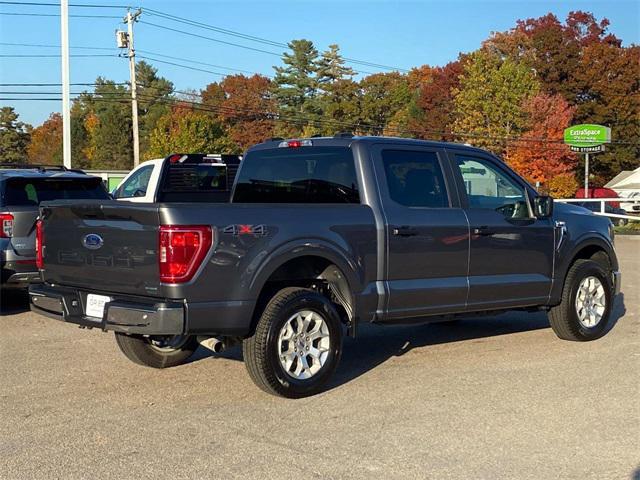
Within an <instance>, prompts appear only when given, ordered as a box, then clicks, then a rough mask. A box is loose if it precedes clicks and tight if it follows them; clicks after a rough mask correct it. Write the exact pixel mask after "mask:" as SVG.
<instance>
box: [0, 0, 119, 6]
mask: <svg viewBox="0 0 640 480" xmlns="http://www.w3.org/2000/svg"><path fill="white" fill-rule="evenodd" d="M0 5H27V6H40V7H60V3H59V2H58V3H52V2H9V1H5V0H0ZM69 6H70V7H78V8H129V5H105V4H95V3H70V4H69Z"/></svg>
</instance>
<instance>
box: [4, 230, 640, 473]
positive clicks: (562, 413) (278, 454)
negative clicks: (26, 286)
mask: <svg viewBox="0 0 640 480" xmlns="http://www.w3.org/2000/svg"><path fill="white" fill-rule="evenodd" d="M617 250H618V255H619V257H620V260H621V264H622V272H623V295H622V296H620V297H618V299H617V303H616V306H615V318H616V319H617V324H616V325H615V327H614V328H613V330H612V331H611V332H610V333H609V334H608V335H607V336H606V337H604V338H602V339H601V340H599V341H596V342H591V343H585V344H580V343H572V342H565V341H561V340H558V339H557V338H556V337H555V335H554V334H553V332H552V331H551V329H550V328H549V324H548V322H547V319H546V315H545V314H543V313H531V314H529V313H510V314H503V315H499V316H496V317H492V318H488V319H472V320H462V321H460V322H457V323H455V324H441V325H427V326H403V327H393V328H391V327H373V326H367V327H363V328H362V329H361V330H360V332H359V333H360V338H359V339H358V340H357V341H352V340H347V341H346V344H345V353H344V356H343V361H342V363H341V365H340V367H339V370H338V372H337V375H336V378H335V380H334V381H333V383H332V385H331V388H330V389H329V390H328V391H326V392H325V393H323V394H321V395H318V396H315V397H312V398H307V399H303V400H296V401H292V400H284V399H279V398H276V397H272V396H268V395H266V394H264V393H262V392H261V391H260V390H258V389H257V388H256V387H254V385H253V384H252V383H251V381H250V380H249V377H248V376H247V374H246V373H245V369H244V366H243V364H242V362H241V352H240V350H239V348H235V349H231V350H229V351H227V352H225V353H224V354H223V355H221V356H218V357H216V356H214V355H212V354H209V353H207V351H205V350H201V351H198V352H197V354H196V356H195V358H194V359H193V361H192V362H190V363H189V364H186V365H183V366H180V367H177V368H173V369H169V370H163V371H159V370H152V369H148V368H144V367H140V366H137V365H134V364H133V363H130V362H129V361H128V360H126V358H125V357H124V356H123V355H122V354H120V352H119V350H118V348H117V346H116V344H115V341H114V339H113V335H112V334H106V333H102V332H99V331H86V330H80V329H78V328H77V327H74V326H72V325H66V324H62V323H59V322H55V321H52V320H49V319H45V318H43V317H39V316H37V315H34V314H32V313H30V312H28V311H26V307H25V305H26V304H25V303H24V301H23V300H21V299H19V298H9V296H8V295H6V294H5V295H4V298H3V299H2V304H3V307H2V308H3V311H2V317H0V342H1V348H0V380H1V388H0V478H3V479H14V478H16V479H18V478H28V479H32V478H47V479H48V478H100V479H102V478H105V479H123V478H127V479H128V478H136V479H140V478H175V479H182V478H185V479H186V478H189V479H192V478H283V479H290V478H291V479H297V480H302V479H308V478H323V479H324V478H434V479H447V478H478V479H498V478H505V479H520V478H535V479H555V478H561V479H598V480H601V479H630V478H632V479H636V480H637V479H640V336H639V333H640V328H639V327H640V317H639V311H640V253H639V252H640V236H638V237H618V239H617ZM12 297H13V295H12Z"/></svg>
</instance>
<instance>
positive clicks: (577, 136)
mask: <svg viewBox="0 0 640 480" xmlns="http://www.w3.org/2000/svg"><path fill="white" fill-rule="evenodd" d="M564 143H566V144H567V145H569V146H570V147H571V151H572V152H577V153H584V198H589V154H590V153H598V152H604V144H605V143H611V129H610V128H609V127H605V126H603V125H594V124H590V123H588V124H582V125H574V126H572V127H569V128H566V129H565V131H564Z"/></svg>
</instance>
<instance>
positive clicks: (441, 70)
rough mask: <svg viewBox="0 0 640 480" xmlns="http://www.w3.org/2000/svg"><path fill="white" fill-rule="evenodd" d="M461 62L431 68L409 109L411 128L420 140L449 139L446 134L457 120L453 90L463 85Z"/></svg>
mask: <svg viewBox="0 0 640 480" xmlns="http://www.w3.org/2000/svg"><path fill="white" fill-rule="evenodd" d="M462 72H463V67H462V62H460V61H455V62H450V63H448V64H447V65H445V66H444V67H435V68H433V69H431V72H430V76H429V77H428V78H427V79H426V81H424V82H421V84H420V85H419V89H418V91H417V95H416V97H415V98H414V101H413V107H412V108H411V110H410V119H409V129H410V130H412V131H413V133H414V135H415V136H416V137H418V138H430V139H435V140H450V139H451V137H450V136H449V135H447V133H448V132H449V131H450V130H451V125H452V124H453V121H454V119H455V115H454V111H455V105H454V102H453V91H454V89H458V88H459V86H460V80H459V77H460V75H462Z"/></svg>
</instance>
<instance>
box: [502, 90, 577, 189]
mask: <svg viewBox="0 0 640 480" xmlns="http://www.w3.org/2000/svg"><path fill="white" fill-rule="evenodd" d="M522 111H523V112H524V113H525V114H526V115H527V122H526V131H525V132H524V133H523V135H522V136H521V137H520V138H519V139H518V140H517V141H515V142H513V143H512V144H510V146H509V148H508V151H507V155H506V158H505V160H506V161H507V163H509V165H511V167H513V168H514V169H515V170H516V171H517V172H518V173H520V175H522V176H523V177H525V178H526V179H527V180H529V181H530V182H531V183H532V184H535V183H536V182H540V183H541V184H547V185H548V184H549V182H551V181H552V180H553V179H556V177H573V178H575V173H574V171H575V168H576V166H577V157H576V155H575V154H574V153H572V152H571V150H570V149H569V147H568V146H567V145H564V144H563V143H562V139H563V132H564V129H565V128H567V127H568V126H570V125H571V121H572V118H573V114H574V112H575V108H574V107H571V106H570V105H569V104H568V103H567V101H566V100H565V99H564V98H563V97H562V95H560V94H556V95H549V94H546V93H540V94H538V95H536V96H535V97H532V98H529V99H527V100H525V101H524V103H523V105H522ZM561 183H562V182H559V181H558V180H554V182H553V184H554V185H559V184H561ZM565 183H566V182H565ZM551 193H552V194H557V192H556V191H553V192H551Z"/></svg>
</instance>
